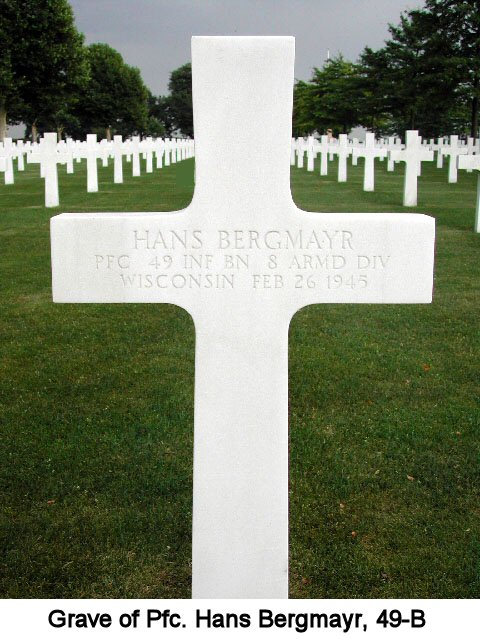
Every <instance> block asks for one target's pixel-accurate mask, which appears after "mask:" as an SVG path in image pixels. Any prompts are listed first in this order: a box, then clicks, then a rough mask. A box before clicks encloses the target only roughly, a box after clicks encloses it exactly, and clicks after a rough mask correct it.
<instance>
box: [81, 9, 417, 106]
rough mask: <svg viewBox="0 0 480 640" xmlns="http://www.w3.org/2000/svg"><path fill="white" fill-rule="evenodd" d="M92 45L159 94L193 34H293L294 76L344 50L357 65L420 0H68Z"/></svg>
mask: <svg viewBox="0 0 480 640" xmlns="http://www.w3.org/2000/svg"><path fill="white" fill-rule="evenodd" d="M70 2H71V5H72V7H73V10H74V12H75V18H76V23H77V27H78V29H79V30H80V31H82V32H83V33H84V34H85V37H86V41H87V44H91V43H92V42H106V43H107V44H109V45H111V46H112V47H114V48H115V49H117V50H118V51H120V53H121V54H122V56H123V58H124V60H125V62H127V64H130V65H133V66H136V67H139V68H140V70H141V72H142V76H143V79H144V81H145V83H146V84H147V86H148V87H149V88H150V90H151V91H152V92H153V93H154V94H156V95H157V94H166V93H167V92H168V89H167V84H168V79H169V75H170V72H171V71H173V69H176V68H177V67H179V66H180V65H182V64H184V63H185V62H188V61H189V60H190V38H191V36H192V35H293V36H295V37H296V60H295V77H296V78H298V79H302V80H308V79H309V78H310V75H311V69H312V68H313V67H314V66H321V65H322V62H323V60H324V59H325V58H326V56H327V49H329V50H330V52H331V55H332V56H333V55H335V54H336V53H338V52H341V53H342V54H343V55H344V56H345V57H346V58H348V59H350V60H355V59H356V58H357V56H358V54H359V53H360V52H361V51H362V49H363V47H364V46H366V45H368V46H370V47H372V48H374V49H375V48H378V47H381V46H382V44H383V41H384V40H385V38H387V36H388V23H389V22H393V23H394V24H396V23H398V20H399V16H400V13H401V12H402V11H404V10H405V9H413V8H417V7H420V6H422V5H423V1H422V0H408V1H407V0H70Z"/></svg>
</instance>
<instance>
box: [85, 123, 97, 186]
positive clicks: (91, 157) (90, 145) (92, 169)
mask: <svg viewBox="0 0 480 640" xmlns="http://www.w3.org/2000/svg"><path fill="white" fill-rule="evenodd" d="M86 147H87V148H86V156H87V192H88V193H96V192H97V191H98V167H97V157H98V149H97V134H96V133H87V145H86Z"/></svg>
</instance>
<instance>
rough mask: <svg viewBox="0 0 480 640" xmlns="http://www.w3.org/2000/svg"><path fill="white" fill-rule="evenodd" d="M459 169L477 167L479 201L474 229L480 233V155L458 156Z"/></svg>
mask: <svg viewBox="0 0 480 640" xmlns="http://www.w3.org/2000/svg"><path fill="white" fill-rule="evenodd" d="M458 168H459V169H467V170H468V169H470V171H472V170H473V169H477V171H478V174H477V203H476V207H475V225H474V230H475V231H476V233H480V155H476V156H466V155H463V156H459V158H458Z"/></svg>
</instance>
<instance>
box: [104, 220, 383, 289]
mask: <svg viewBox="0 0 480 640" xmlns="http://www.w3.org/2000/svg"><path fill="white" fill-rule="evenodd" d="M364 249H365V248H363V252H362V249H361V248H360V249H359V250H357V247H356V242H355V236H354V233H353V232H352V231H350V230H348V229H335V228H328V229H327V228H310V229H308V228H299V229H294V230H291V229H263V230H261V229H218V230H215V231H210V232H207V231H204V230H201V229H183V230H178V229H163V228H162V229H159V228H153V227H152V228H139V229H133V230H132V232H131V235H130V237H129V241H128V246H127V247H126V248H125V250H124V251H122V252H121V253H120V252H119V253H118V254H115V253H105V254H102V253H97V254H95V255H93V256H92V260H93V265H94V269H95V271H96V272H98V274H101V273H112V272H113V273H115V274H116V275H118V278H119V281H120V282H121V285H122V287H124V288H126V289H155V288H156V289H172V290H174V289H191V290H195V289H218V290H231V289H235V288H237V287H239V286H242V287H243V288H245V287H246V288H250V289H253V290H259V289H263V290H271V291H275V290H280V289H288V288H291V289H324V290H326V291H328V290H334V289H341V288H347V289H366V288H367V287H368V286H369V282H370V280H371V276H372V275H374V274H375V272H378V271H384V270H386V269H388V267H389V265H390V261H391V260H392V256H390V255H382V254H375V255H367V254H365V253H364Z"/></svg>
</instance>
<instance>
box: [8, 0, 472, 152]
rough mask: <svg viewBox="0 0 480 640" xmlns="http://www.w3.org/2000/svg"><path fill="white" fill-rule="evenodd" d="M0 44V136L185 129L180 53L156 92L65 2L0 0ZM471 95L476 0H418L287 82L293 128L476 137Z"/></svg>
mask: <svg viewBox="0 0 480 640" xmlns="http://www.w3.org/2000/svg"><path fill="white" fill-rule="evenodd" d="M0 43H1V48H0V140H2V139H3V137H4V135H5V130H6V125H7V123H11V124H14V123H18V122H24V123H26V124H27V125H28V128H29V130H30V131H31V135H32V137H33V138H36V135H37V132H42V131H46V130H57V131H58V132H59V134H60V135H62V134H68V135H70V136H72V137H76V138H77V137H84V135H85V134H86V133H89V132H92V131H93V132H97V133H99V134H100V135H102V136H104V135H105V137H107V138H110V137H111V135H112V134H113V133H120V134H122V135H124V136H127V135H132V134H135V133H136V134H140V135H153V136H162V135H167V136H168V135H171V134H172V132H175V131H180V132H181V133H182V134H184V135H188V136H192V137H193V114H192V71H191V65H190V63H187V64H185V65H183V66H181V67H179V68H178V69H175V70H174V71H173V72H172V73H171V74H170V82H169V85H168V88H169V95H167V96H154V95H153V94H152V93H151V92H150V91H149V89H148V88H147V87H146V86H145V84H144V82H143V80H142V77H141V74H140V71H139V70H138V69H137V68H135V67H131V66H129V65H128V64H126V63H125V62H124V60H123V58H122V56H121V55H120V53H118V51H115V49H113V48H112V47H110V46H109V45H107V44H101V43H100V44H92V45H89V46H85V43H84V37H83V35H82V34H81V33H79V32H78V31H77V29H76V27H75V22H74V16H73V12H72V9H71V7H70V5H69V3H68V0H22V2H19V1H18V0H0ZM479 105H480V7H479V0H425V6H424V7H423V8H422V9H415V10H410V11H407V12H404V13H403V14H402V15H401V16H400V21H399V24H398V25H390V26H389V37H388V39H387V40H386V41H385V44H384V46H383V47H382V48H380V49H378V50H376V51H374V50H373V49H371V48H369V47H365V49H364V50H363V51H362V53H361V55H360V56H359V59H358V60H357V61H356V62H351V61H348V60H345V59H344V58H343V57H342V55H340V54H339V55H337V56H336V57H334V58H332V59H330V60H327V61H325V62H324V64H323V65H322V67H321V68H318V67H315V68H314V69H313V73H312V78H311V79H310V81H309V82H305V81H298V82H296V83H295V88H294V109H293V133H294V135H295V136H300V135H307V134H310V133H313V132H314V131H318V132H322V131H325V130H326V129H329V128H330V129H332V130H333V131H334V132H336V133H339V132H348V131H349V130H350V129H351V128H353V127H354V126H357V125H362V126H365V127H366V128H368V129H370V130H371V131H374V132H375V133H376V134H377V135H385V134H389V133H392V134H393V133H397V134H401V133H402V132H403V131H405V130H406V129H419V131H420V133H421V135H422V136H424V137H437V136H441V135H447V134H450V133H452V131H455V132H458V133H469V134H470V135H472V136H478V128H479V108H480V107H479Z"/></svg>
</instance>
